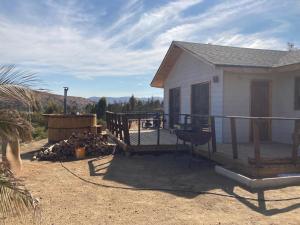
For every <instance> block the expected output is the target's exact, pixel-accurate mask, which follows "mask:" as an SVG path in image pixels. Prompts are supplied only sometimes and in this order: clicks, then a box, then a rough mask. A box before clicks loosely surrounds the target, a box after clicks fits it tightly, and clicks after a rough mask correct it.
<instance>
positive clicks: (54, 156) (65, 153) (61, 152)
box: [33, 132, 115, 161]
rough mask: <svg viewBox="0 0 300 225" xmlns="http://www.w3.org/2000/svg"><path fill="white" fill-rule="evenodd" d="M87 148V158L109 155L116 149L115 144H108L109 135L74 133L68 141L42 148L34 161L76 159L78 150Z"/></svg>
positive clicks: (34, 157)
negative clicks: (76, 150)
mask: <svg viewBox="0 0 300 225" xmlns="http://www.w3.org/2000/svg"><path fill="white" fill-rule="evenodd" d="M82 147H84V148H85V154H86V156H101V155H109V154H112V152H113V151H114V149H115V145H114V144H110V143H109V142H108V138H107V135H101V134H93V133H90V132H84V133H73V134H72V135H71V137H70V138H69V139H67V140H64V141H60V142H58V143H56V144H54V145H51V146H47V147H43V148H41V150H40V151H39V152H38V153H37V154H35V155H34V156H33V159H34V160H36V159H37V160H47V161H59V160H69V159H73V158H75V149H76V148H82Z"/></svg>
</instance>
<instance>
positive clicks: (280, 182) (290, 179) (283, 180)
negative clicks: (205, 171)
mask: <svg viewBox="0 0 300 225" xmlns="http://www.w3.org/2000/svg"><path fill="white" fill-rule="evenodd" d="M215 171H216V173H218V174H221V175H223V176H225V177H228V178H230V179H232V180H235V181H237V182H239V183H241V184H243V185H245V186H247V187H249V188H251V189H258V188H276V187H282V186H286V185H295V184H300V175H295V176H281V177H274V178H262V179H251V178H249V177H246V176H244V175H241V174H239V173H235V172H233V171H231V170H228V169H225V168H224V167H221V166H215Z"/></svg>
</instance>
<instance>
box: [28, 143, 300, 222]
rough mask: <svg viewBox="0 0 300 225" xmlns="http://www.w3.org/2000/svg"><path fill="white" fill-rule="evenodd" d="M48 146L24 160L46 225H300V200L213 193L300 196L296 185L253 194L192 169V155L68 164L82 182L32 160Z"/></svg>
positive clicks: (204, 169) (204, 166) (203, 166)
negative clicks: (260, 199) (256, 199)
mask: <svg viewBox="0 0 300 225" xmlns="http://www.w3.org/2000/svg"><path fill="white" fill-rule="evenodd" d="M44 143H45V141H39V142H35V143H31V144H27V145H25V146H23V154H22V158H23V160H24V162H23V166H24V168H23V176H24V177H25V178H26V185H27V187H28V188H29V189H30V190H31V191H32V193H33V195H35V196H36V197H38V198H40V201H41V207H42V212H41V216H42V224H55V225H56V224H126V225H128V224H139V225H140V224H180V225H182V224H239V225H240V224H300V200H299V199H295V200H291V201H278V202H265V203H264V202H260V203H258V202H257V201H253V200H246V199H236V198H229V197H224V196H220V195H216V194H222V195H236V196H242V197H250V198H257V196H258V195H259V196H260V197H261V198H263V197H264V198H265V199H282V198H295V197H298V198H299V197H300V187H299V186H294V187H286V188H281V189H277V190H267V191H264V192H260V193H250V192H249V191H247V190H245V189H243V188H241V187H239V186H238V185H237V184H236V183H234V182H232V181H230V180H228V179H226V178H224V177H222V176H219V175H217V174H215V173H214V171H213V165H211V164H210V163H208V162H205V161H203V162H202V163H199V164H193V166H192V168H191V169H190V168H188V161H189V158H188V157H187V156H181V157H177V158H175V157H173V156H172V155H162V156H149V155H147V156H146V155H144V156H132V157H125V156H122V155H116V156H114V157H112V156H108V157H104V158H91V159H85V160H80V161H73V162H65V163H64V164H63V165H64V166H65V167H66V168H68V169H69V170H70V171H71V172H73V173H74V174H76V175H77V176H79V177H80V178H82V179H84V180H82V179H80V178H78V177H76V176H74V175H73V174H71V173H70V171H68V170H67V169H65V168H64V167H62V166H61V164H60V163H51V162H37V161H35V162H31V161H30V160H29V159H30V158H31V155H32V153H31V152H32V151H33V150H35V149H37V148H38V147H39V146H41V145H42V144H44ZM88 181H89V182H88ZM99 184H101V185H102V184H103V185H108V186H113V187H119V188H111V187H103V186H101V185H99ZM128 187H130V188H163V189H181V190H193V191H196V192H200V191H205V192H209V193H210V194H199V193H187V192H175V191H170V190H156V191H152V190H144V191H141V190H139V191H137V190H130V189H129V190H128V189H126V188H128ZM27 224H28V222H27Z"/></svg>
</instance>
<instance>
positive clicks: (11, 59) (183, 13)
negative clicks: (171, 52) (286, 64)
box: [0, 0, 300, 97]
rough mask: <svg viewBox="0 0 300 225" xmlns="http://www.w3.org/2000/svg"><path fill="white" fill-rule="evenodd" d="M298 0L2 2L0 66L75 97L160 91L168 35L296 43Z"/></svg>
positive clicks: (280, 45) (250, 43) (257, 44)
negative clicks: (156, 81)
mask: <svg viewBox="0 0 300 225" xmlns="http://www.w3.org/2000/svg"><path fill="white" fill-rule="evenodd" d="M299 18H300V0H261V1H254V0H252V1H250V0H239V1H237V0H228V1H225V0H182V1H167V0H158V1H154V0H128V1H125V0H110V1H104V0H60V1H59V0H45V1H42V0H1V1H0V63H1V64H16V65H18V66H19V67H20V68H25V69H27V70H30V71H32V72H36V73H37V74H38V76H39V77H40V79H41V80H42V81H43V83H44V86H43V87H44V88H47V89H50V90H52V91H53V92H54V93H60V94H61V93H63V89H62V87H63V86H69V87H70V91H69V94H70V95H75V96H83V97H90V96H128V95H131V94H132V93H133V94H135V96H139V97H144V96H161V95H162V90H161V89H157V88H151V87H150V85H149V84H150V81H151V80H152V78H153V76H154V74H155V72H156V70H157V69H158V67H159V64H160V62H161V60H162V59H163V56H164V54H165V53H166V51H167V48H168V47H169V45H170V43H171V41H172V40H181V41H193V42H202V43H212V44H221V45H232V46H242V47H253V48H267V49H286V46H287V42H293V43H295V45H296V46H298V47H300V29H299V28H300V19H299Z"/></svg>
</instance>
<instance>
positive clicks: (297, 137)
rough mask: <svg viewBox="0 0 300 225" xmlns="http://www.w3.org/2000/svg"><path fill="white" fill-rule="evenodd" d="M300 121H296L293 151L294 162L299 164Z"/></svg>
mask: <svg viewBox="0 0 300 225" xmlns="http://www.w3.org/2000/svg"><path fill="white" fill-rule="evenodd" d="M299 126H300V120H295V125H294V133H293V150H292V161H293V163H295V164H296V163H297V161H298V147H299V140H298V139H299V129H300V127H299Z"/></svg>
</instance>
